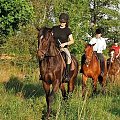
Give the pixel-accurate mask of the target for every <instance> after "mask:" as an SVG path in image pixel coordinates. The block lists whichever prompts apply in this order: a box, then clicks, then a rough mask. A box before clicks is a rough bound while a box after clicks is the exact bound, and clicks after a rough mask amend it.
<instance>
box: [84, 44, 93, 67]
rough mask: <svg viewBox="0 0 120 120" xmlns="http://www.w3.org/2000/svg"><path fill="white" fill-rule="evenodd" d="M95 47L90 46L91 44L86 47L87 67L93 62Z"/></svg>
mask: <svg viewBox="0 0 120 120" xmlns="http://www.w3.org/2000/svg"><path fill="white" fill-rule="evenodd" d="M93 46H94V45H90V44H87V45H86V46H85V57H86V60H85V64H87V65H89V64H90V61H91V60H92V56H93Z"/></svg>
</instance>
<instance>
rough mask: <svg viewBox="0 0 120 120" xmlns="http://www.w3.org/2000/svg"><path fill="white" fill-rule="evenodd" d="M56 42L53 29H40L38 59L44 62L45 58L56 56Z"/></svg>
mask: <svg viewBox="0 0 120 120" xmlns="http://www.w3.org/2000/svg"><path fill="white" fill-rule="evenodd" d="M54 49H55V41H54V38H53V34H52V29H51V28H46V27H44V28H40V29H39V34H38V53H37V55H38V57H39V59H40V60H42V59H43V58H44V57H45V56H55V51H54Z"/></svg>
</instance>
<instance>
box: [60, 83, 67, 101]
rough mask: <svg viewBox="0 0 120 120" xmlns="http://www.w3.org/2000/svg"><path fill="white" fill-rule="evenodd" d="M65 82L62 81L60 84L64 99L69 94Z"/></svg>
mask: <svg viewBox="0 0 120 120" xmlns="http://www.w3.org/2000/svg"><path fill="white" fill-rule="evenodd" d="M64 84H65V83H61V85H60V89H61V92H62V96H63V99H64V100H65V99H66V98H67V95H66V90H65V85H64Z"/></svg>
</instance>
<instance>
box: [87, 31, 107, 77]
mask: <svg viewBox="0 0 120 120" xmlns="http://www.w3.org/2000/svg"><path fill="white" fill-rule="evenodd" d="M101 36H102V32H101V29H96V35H95V37H94V38H92V39H91V40H90V42H89V44H91V45H93V44H95V45H94V46H93V51H95V52H96V54H97V56H98V59H99V60H100V68H101V75H102V76H103V74H104V68H105V64H104V56H103V54H102V53H103V50H105V49H106V41H105V39H104V38H102V37H101Z"/></svg>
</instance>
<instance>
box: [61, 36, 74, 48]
mask: <svg viewBox="0 0 120 120" xmlns="http://www.w3.org/2000/svg"><path fill="white" fill-rule="evenodd" d="M68 38H69V41H68V42H65V43H62V44H61V45H60V46H61V47H64V46H66V45H67V46H69V45H71V44H73V43H74V39H73V36H72V34H70V35H69V37H68Z"/></svg>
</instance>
